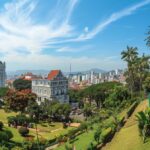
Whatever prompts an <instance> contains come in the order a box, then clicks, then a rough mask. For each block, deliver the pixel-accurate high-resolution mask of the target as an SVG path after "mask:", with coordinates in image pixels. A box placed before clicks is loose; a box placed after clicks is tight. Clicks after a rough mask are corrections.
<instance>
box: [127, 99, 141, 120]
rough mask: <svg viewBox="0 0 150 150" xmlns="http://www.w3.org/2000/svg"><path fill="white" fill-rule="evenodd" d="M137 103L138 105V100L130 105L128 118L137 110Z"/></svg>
mask: <svg viewBox="0 0 150 150" xmlns="http://www.w3.org/2000/svg"><path fill="white" fill-rule="evenodd" d="M137 105H138V102H134V103H133V104H132V105H131V106H130V108H129V109H128V111H127V115H126V118H129V117H130V116H131V115H132V113H133V112H134V110H135V108H136V107H137Z"/></svg>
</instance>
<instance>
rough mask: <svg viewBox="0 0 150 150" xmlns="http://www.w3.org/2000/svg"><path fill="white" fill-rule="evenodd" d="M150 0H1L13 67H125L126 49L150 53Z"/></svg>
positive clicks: (2, 40)
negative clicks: (149, 33)
mask: <svg viewBox="0 0 150 150" xmlns="http://www.w3.org/2000/svg"><path fill="white" fill-rule="evenodd" d="M148 26H150V0H121V1H118V0H0V60H1V61H5V62H6V66H7V70H9V71H12V70H39V69H43V70H51V69H61V70H63V71H69V69H70V64H71V66H72V71H82V70H83V71H84V70H89V69H91V68H100V69H103V70H111V69H117V68H125V67H126V64H125V63H124V62H123V61H122V60H121V55H120V53H121V51H123V50H125V49H126V47H127V45H128V46H133V47H134V46H136V47H138V49H139V53H140V54H142V53H145V54H150V49H149V48H148V47H146V42H145V38H146V33H147V31H148V29H149V28H148Z"/></svg>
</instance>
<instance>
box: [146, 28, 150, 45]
mask: <svg viewBox="0 0 150 150" xmlns="http://www.w3.org/2000/svg"><path fill="white" fill-rule="evenodd" d="M147 35H148V36H147V38H146V45H147V46H148V47H150V27H149V31H148V32H147Z"/></svg>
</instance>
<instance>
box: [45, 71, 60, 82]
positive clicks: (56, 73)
mask: <svg viewBox="0 0 150 150" xmlns="http://www.w3.org/2000/svg"><path fill="white" fill-rule="evenodd" d="M59 72H60V70H52V71H51V72H50V73H49V74H48V76H47V79H48V80H52V79H53V78H54V77H56V76H57V75H58V74H59Z"/></svg>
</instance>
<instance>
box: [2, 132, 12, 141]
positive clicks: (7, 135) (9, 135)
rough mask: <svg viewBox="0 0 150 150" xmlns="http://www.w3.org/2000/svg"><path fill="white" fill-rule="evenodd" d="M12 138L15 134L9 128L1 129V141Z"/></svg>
mask: <svg viewBox="0 0 150 150" xmlns="http://www.w3.org/2000/svg"><path fill="white" fill-rule="evenodd" d="M11 138H13V134H12V132H11V131H9V130H5V131H0V141H5V142H7V141H9V140H10V139H11Z"/></svg>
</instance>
